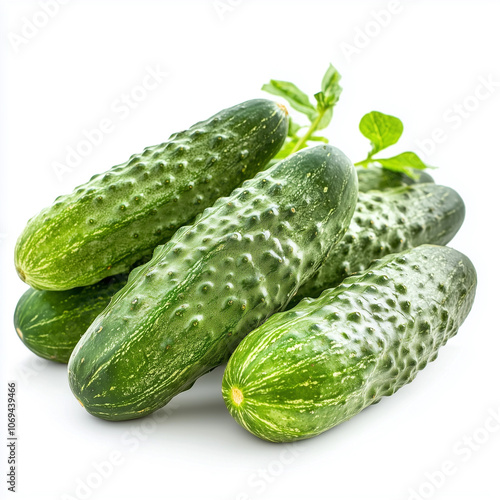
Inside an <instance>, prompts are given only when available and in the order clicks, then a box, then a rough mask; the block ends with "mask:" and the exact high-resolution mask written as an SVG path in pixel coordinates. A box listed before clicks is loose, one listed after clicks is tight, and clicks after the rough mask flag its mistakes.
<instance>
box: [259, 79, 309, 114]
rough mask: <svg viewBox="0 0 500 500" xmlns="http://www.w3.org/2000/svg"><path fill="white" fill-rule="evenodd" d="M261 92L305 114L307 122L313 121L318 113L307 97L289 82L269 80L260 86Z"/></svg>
mask: <svg viewBox="0 0 500 500" xmlns="http://www.w3.org/2000/svg"><path fill="white" fill-rule="evenodd" d="M262 90H264V91H265V92H269V93H270V94H273V95H277V96H280V97H283V98H284V99H286V100H287V101H288V103H289V104H290V106H291V107H292V108H293V109H295V110H296V111H298V112H299V113H303V114H305V115H306V116H307V117H308V118H309V120H311V121H314V119H315V118H316V116H317V115H318V112H317V111H316V108H315V107H314V106H313V105H312V104H311V101H310V100H309V97H307V95H306V94H305V93H304V92H302V90H300V89H299V88H298V87H297V86H296V85H294V84H293V83H291V82H284V81H281V80H271V81H270V82H269V83H266V84H264V85H263V86H262Z"/></svg>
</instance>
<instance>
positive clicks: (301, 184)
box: [68, 145, 357, 420]
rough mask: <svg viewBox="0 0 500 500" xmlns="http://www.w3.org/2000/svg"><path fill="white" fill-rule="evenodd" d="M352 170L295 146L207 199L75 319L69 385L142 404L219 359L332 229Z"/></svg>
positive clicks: (282, 299) (343, 211) (159, 401)
mask: <svg viewBox="0 0 500 500" xmlns="http://www.w3.org/2000/svg"><path fill="white" fill-rule="evenodd" d="M356 199H357V178H356V173H355V170H354V167H353V165H352V163H351V162H350V160H349V159H348V158H347V157H346V156H345V155H344V154H343V153H341V152H340V151H339V150H338V149H336V148H333V147H331V146H326V145H322V146H318V147H315V148H310V149H304V150H302V151H300V152H298V153H296V154H294V155H292V156H290V157H288V158H287V159H285V160H283V161H282V162H280V163H277V164H275V165H274V166H273V167H271V168H269V169H268V170H266V171H264V172H261V173H259V174H258V175H257V176H256V177H255V178H254V179H252V180H249V181H246V182H245V183H244V184H243V185H242V187H241V188H238V189H236V190H235V191H234V192H233V193H232V194H231V196H229V197H228V198H221V199H219V200H218V201H217V202H216V203H215V205H214V206H213V207H211V208H208V209H207V210H205V212H203V214H202V215H201V216H200V217H199V218H197V219H196V221H195V223H194V224H193V225H192V226H186V227H184V228H182V229H180V230H179V231H178V232H177V233H176V234H175V235H174V236H173V238H172V239H171V240H170V241H169V242H168V243H167V244H166V245H164V246H161V247H159V248H157V249H156V250H155V253H154V255H153V258H152V260H151V261H150V262H148V263H147V264H144V265H143V266H141V267H139V268H137V269H135V270H134V271H133V272H132V273H131V274H130V278H129V281H128V282H127V284H126V285H125V287H124V288H123V289H122V290H121V291H120V292H118V293H117V294H116V295H115V296H114V297H113V299H112V300H111V302H110V304H109V305H108V307H107V308H106V309H105V310H104V311H103V313H102V314H100V315H99V316H98V317H97V318H96V320H95V321H94V323H93V324H92V325H91V326H90V328H89V329H88V330H87V332H86V333H85V335H84V336H83V337H82V339H81V340H80V342H79V343H78V345H77V346H76V348H75V350H74V351H73V354H72V355H71V358H70V361H69V365H68V371H69V380H70V387H71V389H72V391H73V393H74V395H75V396H76V397H77V399H78V400H79V401H80V402H81V404H82V405H83V406H84V407H85V408H86V409H87V411H88V412H89V413H91V414H93V415H95V416H98V417H101V418H103V419H107V420H126V419H132V418H137V417H141V416H144V415H147V414H149V413H151V412H153V411H155V410H157V409H158V408H161V407H162V406H164V405H165V404H166V403H167V402H168V401H169V400H170V399H171V398H172V397H174V396H175V395H176V394H179V393H180V392H182V391H184V390H186V389H188V388H189V387H191V385H192V384H193V383H194V382H195V380H196V379H197V378H198V377H200V376H201V375H203V374H204V373H207V372H208V371H210V370H212V369H213V368H215V367H216V366H218V365H220V364H221V363H223V362H225V361H226V360H227V359H228V357H229V355H230V353H231V351H232V350H233V348H234V346H235V345H236V344H237V343H238V342H239V341H240V340H241V339H242V338H243V337H244V336H245V335H246V334H247V333H248V332H250V331H251V330H252V329H254V328H256V327H257V326H258V325H259V324H260V323H262V322H263V321H265V320H266V319H267V318H268V317H269V316H270V315H271V314H273V313H274V312H276V311H278V310H281V309H283V308H284V307H285V306H286V304H287V302H288V301H289V300H290V297H291V296H292V295H293V294H294V293H295V292H296V291H297V289H298V287H299V286H300V285H301V283H302V282H303V281H305V280H306V279H307V278H308V277H309V276H310V275H311V274H312V273H314V272H315V270H316V269H317V268H318V266H319V265H320V263H321V262H322V260H323V259H324V257H325V256H326V254H327V253H328V251H329V249H330V247H331V246H332V245H334V244H336V243H337V242H338V241H339V240H340V239H341V238H342V236H343V235H344V233H345V231H346V229H347V227H348V226H349V222H350V220H351V217H352V213H353V211H354V207H355V204H356Z"/></svg>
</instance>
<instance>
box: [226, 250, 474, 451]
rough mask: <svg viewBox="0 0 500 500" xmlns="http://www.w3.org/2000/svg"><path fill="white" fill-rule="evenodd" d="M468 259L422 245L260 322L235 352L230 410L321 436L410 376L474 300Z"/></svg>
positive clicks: (276, 434)
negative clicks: (315, 297) (259, 325)
mask: <svg viewBox="0 0 500 500" xmlns="http://www.w3.org/2000/svg"><path fill="white" fill-rule="evenodd" d="M476 282H477V277H476V272H475V269H474V266H473V265H472V263H471V262H470V260H469V259H468V258H467V257H465V256H464V255H462V254H461V253H459V252H457V251H456V250H453V249H450V248H447V247H438V246H431V245H423V246H420V247H417V248H414V249H411V250H408V251H406V252H403V253H401V254H394V255H389V256H386V257H384V259H381V260H380V261H379V262H378V263H377V264H376V265H374V266H373V267H372V268H370V269H369V270H368V271H367V272H365V273H363V274H361V275H357V276H352V277H350V278H347V279H346V280H345V281H344V282H343V283H342V285H340V286H339V287H337V288H335V289H332V290H327V291H325V292H324V293H323V294H322V295H321V296H320V297H319V298H318V299H304V300H303V301H302V302H301V303H300V304H299V305H298V306H297V307H295V308H294V309H292V310H291V311H287V312H284V313H279V314H276V315H275V316H273V317H272V318H270V319H269V320H268V321H267V322H266V323H264V325H262V326H261V327H260V328H258V329H256V330H254V331H253V332H252V333H251V334H250V335H248V336H247V337H246V338H245V339H244V340H243V342H242V343H241V344H240V345H239V346H238V348H237V349H236V350H235V351H234V353H233V355H232V356H231V358H230V360H229V363H228V365H227V367H226V371H225V373H224V378H223V382H222V394H223V397H224V400H225V402H226V405H227V407H228V409H229V411H230V413H231V415H232V416H233V417H234V418H235V419H236V420H237V422H239V423H240V424H241V425H242V426H243V427H245V428H246V429H247V430H249V431H250V432H252V433H253V434H255V435H256V436H258V437H260V438H262V439H266V440H268V441H275V442H286V441H296V440H300V439H306V438H310V437H314V436H316V435H318V434H320V433H322V432H324V431H326V430H328V429H330V428H332V427H333V426H335V425H337V424H339V423H341V422H343V421H345V420H348V419H349V418H351V417H353V416H354V415H356V414H357V413H359V412H360V411H361V410H362V409H363V408H365V407H367V406H369V405H371V404H373V403H376V402H378V401H379V400H380V399H381V398H382V397H383V396H390V395H391V394H393V393H394V392H396V391H397V390H398V389H399V388H401V387H402V386H403V385H405V384H408V383H409V382H411V381H412V380H413V379H414V378H415V376H416V375H417V373H418V371H419V370H421V369H422V368H424V367H425V366H426V364H427V363H428V362H430V361H433V360H434V359H435V358H436V357H437V353H438V349H439V348H440V347H441V346H443V345H444V344H446V342H447V341H448V339H449V338H450V337H452V336H454V335H455V334H456V333H457V330H458V328H459V326H460V325H461V324H462V323H463V322H464V320H465V318H466V317H467V314H468V313H469V311H470V309H471V307H472V303H473V300H474V295H475V290H476Z"/></svg>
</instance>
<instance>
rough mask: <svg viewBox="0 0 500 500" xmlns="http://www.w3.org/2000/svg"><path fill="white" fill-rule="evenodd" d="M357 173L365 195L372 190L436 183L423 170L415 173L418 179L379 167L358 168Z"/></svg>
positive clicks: (360, 187)
mask: <svg viewBox="0 0 500 500" xmlns="http://www.w3.org/2000/svg"><path fill="white" fill-rule="evenodd" d="M356 172H357V174H358V186H359V191H360V192H363V193H364V192H366V191H371V190H377V191H383V190H385V189H390V188H394V187H401V186H411V185H413V184H424V183H427V182H434V179H433V178H432V177H431V176H430V175H429V174H428V173H427V172H422V171H421V170H414V171H413V172H414V174H415V175H416V176H417V178H413V177H409V176H408V175H406V174H404V173H403V172H394V171H392V170H388V169H386V168H382V167H377V166H372V167H368V168H366V167H356Z"/></svg>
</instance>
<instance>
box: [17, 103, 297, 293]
mask: <svg viewBox="0 0 500 500" xmlns="http://www.w3.org/2000/svg"><path fill="white" fill-rule="evenodd" d="M287 130H288V120H287V114H286V109H285V108H283V107H282V106H280V105H278V104H276V103H274V102H271V101H268V100H265V99H256V100H252V101H247V102H244V103H242V104H239V105H237V106H234V107H232V108H228V109H226V110H223V111H221V112H220V113H218V114H216V115H214V116H213V117H212V118H209V119H208V120H206V121H203V122H200V123H197V124H196V125H193V126H192V127H191V128H190V129H188V130H185V131H183V132H179V133H176V134H174V135H172V136H171V137H170V139H169V140H168V142H166V143H163V144H160V145H158V146H152V147H148V148H146V149H145V150H144V151H143V153H141V154H139V155H134V156H132V157H131V158H130V159H129V161H127V162H125V163H123V164H121V165H117V166H115V167H113V168H112V169H111V170H108V171H107V172H105V173H104V174H99V175H95V176H94V177H92V178H91V180H90V181H89V182H87V183H86V184H83V185H82V186H79V187H78V188H77V189H76V190H75V191H74V192H73V193H71V194H69V195H65V196H60V197H59V198H57V199H56V201H55V203H54V204H53V205H52V206H50V207H48V208H46V209H44V210H42V211H41V212H40V213H39V214H38V215H37V216H35V217H34V218H32V219H31V220H30V221H29V222H28V224H27V226H26V228H25V229H24V231H23V233H22V234H21V236H20V237H19V239H18V241H17V245H16V249H15V263H16V268H17V271H18V274H19V276H20V277H21V279H23V280H24V281H26V283H28V284H29V285H30V286H32V287H33V288H38V289H46V290H67V289H70V288H74V287H78V286H85V285H90V284H93V283H96V282H98V281H100V280H102V279H103V278H105V277H107V276H112V275H115V274H119V273H123V272H127V271H129V269H130V268H131V266H132V265H133V264H134V263H135V262H137V261H138V260H140V259H141V258H143V257H144V256H145V255H148V254H151V252H152V251H153V249H154V248H155V247H156V246H157V245H158V244H160V243H164V242H166V241H168V239H169V238H170V237H171V236H172V235H173V234H174V232H175V231H176V230H177V229H178V228H179V227H180V226H182V225H184V224H186V223H188V222H189V221H191V220H192V219H193V218H194V217H195V216H196V215H197V214H199V213H201V212H202V211H203V209H205V208H206V207H209V206H211V205H212V204H213V203H214V202H215V200H216V199H217V198H219V197H220V196H226V195H228V194H229V193H231V191H232V190H233V189H234V188H236V187H237V186H239V185H240V184H241V182H243V181H244V180H245V179H249V178H251V177H253V176H254V175H255V174H256V173H257V172H258V171H259V170H261V169H262V168H264V166H265V165H266V164H267V163H268V161H269V160H270V159H271V158H272V157H273V156H274V155H275V154H276V153H277V152H278V151H279V149H280V148H281V146H282V144H283V142H284V140H285V138H286V134H287Z"/></svg>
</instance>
